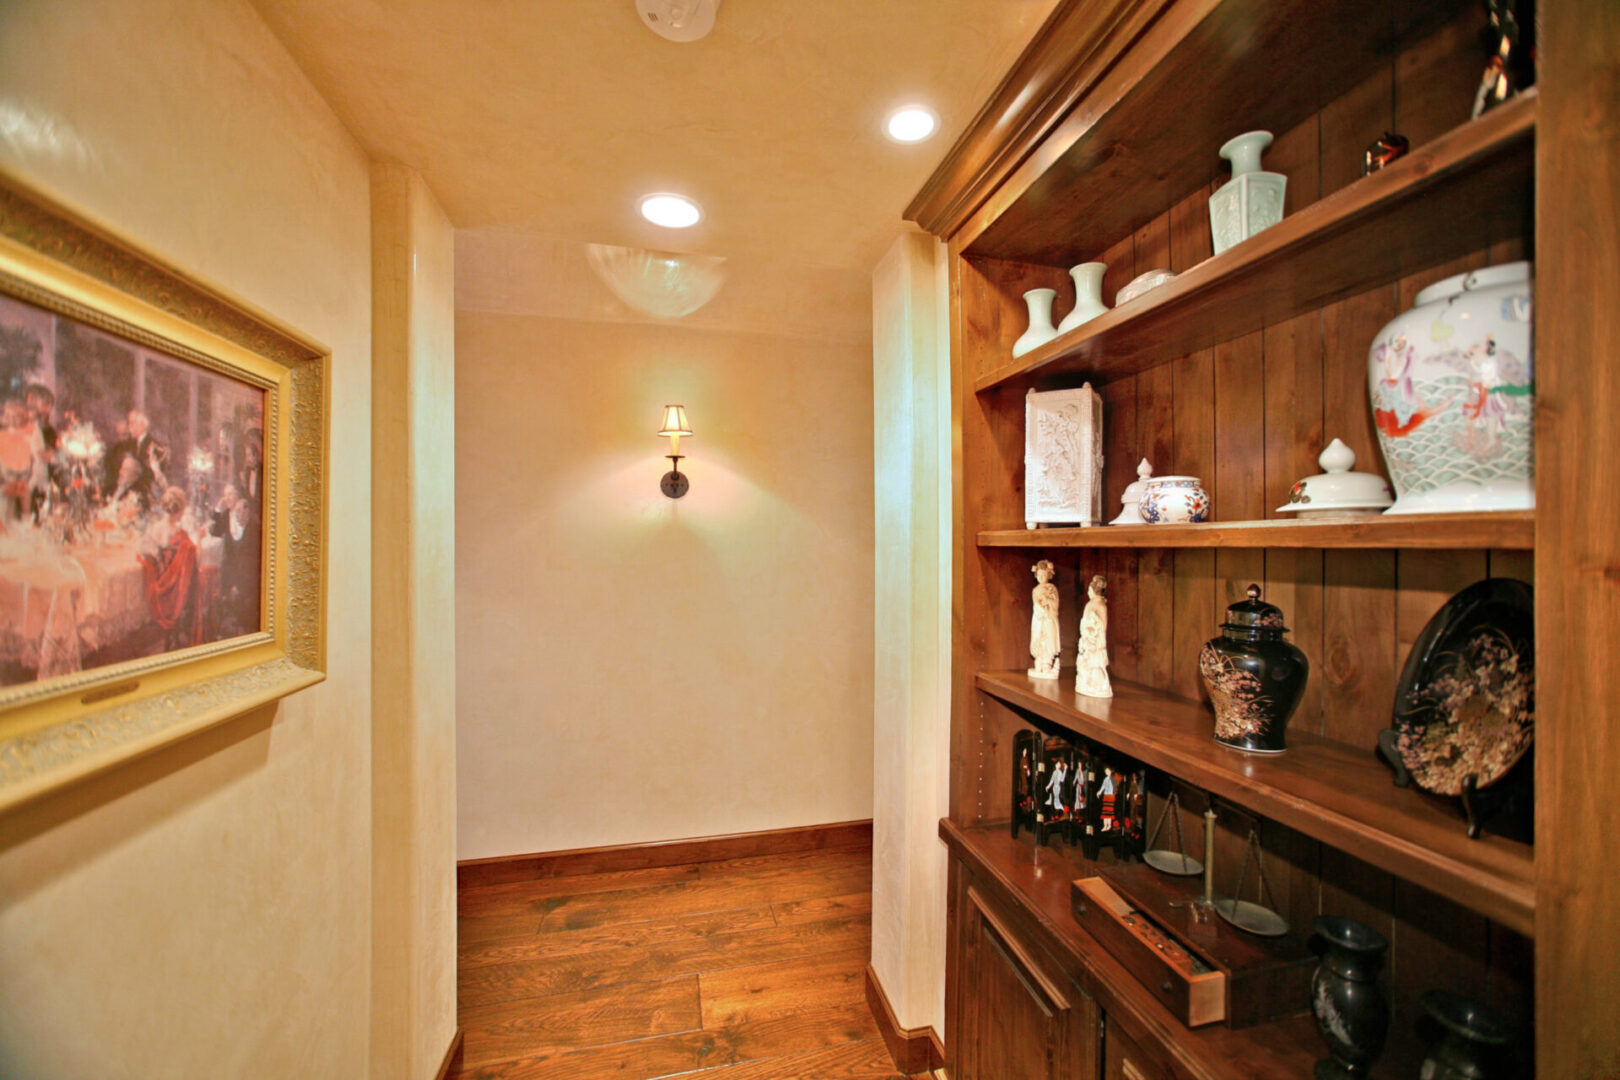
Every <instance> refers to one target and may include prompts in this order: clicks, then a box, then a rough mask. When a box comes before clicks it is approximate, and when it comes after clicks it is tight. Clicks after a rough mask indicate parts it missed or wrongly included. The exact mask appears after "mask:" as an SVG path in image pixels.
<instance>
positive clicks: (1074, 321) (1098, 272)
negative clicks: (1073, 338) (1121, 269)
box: [1058, 262, 1108, 334]
mask: <svg viewBox="0 0 1620 1080" xmlns="http://www.w3.org/2000/svg"><path fill="white" fill-rule="evenodd" d="M1107 271H1108V264H1107V263H1100V262H1088V263H1081V264H1080V265H1079V266H1076V267H1073V268H1072V269H1070V271H1069V276H1070V277H1072V278H1074V310H1073V311H1071V312H1069V313H1068V314H1067V315H1065V316H1063V321H1062V322H1060V323H1058V333H1060V334H1067V333H1068V332H1069V331H1070V330H1073V329H1074V328H1075V327H1077V326H1079V325H1080V324H1081V323H1083V322H1087V321H1089V320H1091V319H1095V318H1096V317H1097V316H1099V315H1101V314H1102V313H1103V312H1105V311H1107V310H1108V305H1107V304H1105V303H1103V298H1102V283H1103V274H1104V273H1106V272H1107Z"/></svg>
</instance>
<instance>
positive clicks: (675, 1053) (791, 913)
mask: <svg viewBox="0 0 1620 1080" xmlns="http://www.w3.org/2000/svg"><path fill="white" fill-rule="evenodd" d="M871 859H872V856H871V849H870V847H869V846H862V847H860V848H858V849H856V850H850V851H833V852H828V851H812V852H800V853H792V854H781V855H769V856H762V857H757V858H747V859H734V860H729V861H724V862H710V863H698V864H693V865H685V866H667V867H655V868H651V869H644V870H631V871H620V872H614V873H600V874H585V875H577V876H570V877H549V878H542V879H539V880H533V881H521V882H513V883H509V884H497V885H479V886H472V887H466V888H463V889H461V890H460V896H459V899H460V905H459V906H460V910H459V932H460V946H459V954H460V959H459V965H458V983H459V987H458V997H459V1022H460V1024H461V1026H462V1028H463V1031H464V1032H465V1038H466V1042H465V1046H464V1051H463V1058H462V1064H461V1068H460V1071H457V1072H452V1073H451V1076H452V1077H460V1078H462V1080H560V1078H569V1080H591V1078H595V1077H616V1078H620V1080H653V1078H656V1077H665V1076H674V1075H678V1074H680V1075H692V1076H700V1077H702V1078H704V1080H756V1078H759V1080H763V1078H767V1077H768V1078H771V1080H791V1078H794V1077H802V1078H804V1080H811V1078H814V1080H832V1078H843V1080H889V1078H893V1077H896V1075H897V1074H896V1073H895V1072H894V1067H893V1064H892V1062H891V1061H890V1059H889V1056H888V1052H887V1050H886V1049H885V1047H884V1045H883V1040H882V1039H881V1038H880V1037H879V1035H878V1031H877V1028H876V1027H875V1026H874V1024H873V1021H872V1017H871V1014H870V1013H869V1012H868V1010H867V1006H866V1001H865V996H864V972H865V969H866V963H867V958H868V955H869V953H870V941H871V900H872V897H871V869H872V864H871Z"/></svg>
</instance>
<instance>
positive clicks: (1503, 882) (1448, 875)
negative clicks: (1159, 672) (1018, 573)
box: [977, 671, 1536, 935]
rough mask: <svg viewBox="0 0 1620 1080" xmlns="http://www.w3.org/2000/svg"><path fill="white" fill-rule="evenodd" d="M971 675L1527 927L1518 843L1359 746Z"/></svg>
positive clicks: (1164, 702) (999, 675)
mask: <svg viewBox="0 0 1620 1080" xmlns="http://www.w3.org/2000/svg"><path fill="white" fill-rule="evenodd" d="M1065 676H1066V677H1065V678H1060V679H1058V680H1056V681H1055V682H1053V681H1048V680H1040V679H1031V678H1029V677H1028V676H1027V675H1025V674H1024V673H1023V672H1021V671H981V672H980V673H979V675H978V679H977V682H978V686H979V689H981V690H983V691H984V692H985V693H987V694H990V695H992V696H993V697H996V698H998V699H1000V700H1001V701H1004V702H1006V703H1007V704H1009V705H1012V706H1014V707H1016V708H1019V709H1024V710H1027V711H1029V712H1031V713H1034V714H1035V715H1036V716H1039V717H1042V718H1044V719H1046V720H1050V721H1052V722H1053V723H1056V724H1060V725H1062V726H1063V727H1064V728H1066V729H1067V730H1069V731H1072V732H1075V733H1076V734H1079V735H1082V736H1084V737H1086V738H1088V739H1093V740H1095V741H1097V742H1100V743H1102V744H1104V745H1106V746H1111V747H1113V748H1114V749H1116V750H1119V751H1121V752H1123V753H1126V754H1129V755H1130V756H1132V757H1134V758H1137V759H1138V760H1140V761H1141V762H1142V763H1143V764H1145V765H1148V766H1150V767H1152V768H1156V769H1163V770H1164V771H1165V772H1167V773H1170V774H1171V775H1173V776H1176V777H1178V778H1179V779H1181V780H1183V781H1184V782H1186V783H1188V784H1191V785H1194V786H1195V787H1199V788H1202V789H1203V790H1205V791H1208V792H1210V793H1212V794H1214V795H1216V796H1219V797H1221V798H1225V799H1230V800H1232V801H1233V802H1235V803H1238V804H1240V805H1242V806H1244V807H1246V808H1248V809H1249V810H1252V811H1254V812H1255V813H1257V814H1260V815H1262V816H1264V817H1267V818H1270V819H1271V820H1273V821H1276V822H1279V823H1281V824H1283V825H1286V826H1288V827H1289V828H1292V829H1297V830H1299V831H1300V832H1302V833H1304V834H1305V835H1307V836H1310V837H1313V838H1314V839H1317V840H1320V841H1322V842H1323V843H1325V844H1331V845H1333V846H1334V847H1336V848H1338V849H1339V850H1341V851H1344V852H1348V853H1349V854H1351V855H1354V856H1356V857H1357V858H1359V859H1364V860H1366V861H1367V862H1369V863H1371V864H1372V865H1374V866H1377V867H1381V868H1382V869H1385V870H1388V871H1390V872H1391V873H1394V874H1397V875H1399V876H1401V877H1404V878H1410V879H1412V880H1415V881H1422V882H1423V883H1424V885H1425V886H1426V887H1427V888H1429V889H1432V890H1433V891H1434V892H1437V893H1439V894H1440V895H1442V896H1446V897H1450V898H1451V899H1453V900H1456V901H1457V902H1459V903H1462V904H1466V905H1468V906H1469V907H1472V908H1474V909H1476V910H1478V911H1480V912H1482V913H1483V914H1485V915H1487V916H1489V917H1490V918H1493V919H1496V920H1497V921H1499V922H1501V923H1502V924H1503V925H1505V926H1510V927H1512V928H1513V929H1515V930H1517V931H1518V932H1519V933H1521V934H1526V935H1529V934H1533V933H1534V932H1535V904H1536V890H1535V863H1534V861H1533V860H1532V858H1531V855H1530V848H1529V847H1528V846H1527V845H1525V844H1520V843H1515V842H1513V841H1511V840H1503V839H1501V838H1499V837H1492V836H1485V837H1482V838H1480V839H1478V840H1470V839H1469V838H1468V836H1467V834H1466V833H1465V832H1464V830H1463V820H1462V817H1461V815H1460V814H1459V813H1458V811H1457V810H1456V808H1455V807H1454V806H1453V805H1451V804H1450V801H1449V800H1440V799H1436V798H1434V797H1432V796H1427V795H1424V794H1422V793H1421V792H1418V791H1417V790H1415V789H1412V790H1405V791H1403V790H1401V789H1399V788H1396V787H1395V786H1394V784H1393V782H1392V781H1391V778H1390V771H1389V769H1388V768H1386V767H1385V766H1384V765H1383V764H1382V763H1380V762H1379V761H1377V760H1376V759H1375V758H1374V757H1373V755H1372V753H1371V752H1370V751H1368V750H1366V749H1363V748H1361V747H1353V746H1346V745H1344V744H1343V743H1338V742H1333V741H1332V740H1329V739H1324V738H1322V737H1321V736H1319V735H1312V734H1310V733H1308V732H1291V733H1290V734H1289V736H1288V750H1287V752H1286V753H1282V754H1277V755H1269V754H1246V753H1243V752H1242V751H1239V750H1232V749H1229V748H1227V747H1224V746H1221V745H1220V744H1219V743H1217V742H1215V740H1214V739H1213V737H1212V734H1211V733H1212V732H1213V730H1214V723H1215V719H1214V714H1213V713H1212V712H1211V711H1210V710H1209V708H1208V706H1206V705H1204V704H1202V703H1200V702H1196V701H1188V700H1186V699H1185V698H1178V697H1175V696H1173V695H1170V694H1166V693H1163V692H1161V691H1157V690H1152V689H1150V688H1148V687H1145V686H1140V685H1138V684H1135V683H1129V682H1124V681H1118V680H1116V682H1115V684H1114V696H1113V697H1112V698H1088V697H1082V696H1081V695H1079V694H1076V693H1075V692H1074V676H1073V674H1072V673H1069V672H1067V671H1066V672H1065Z"/></svg>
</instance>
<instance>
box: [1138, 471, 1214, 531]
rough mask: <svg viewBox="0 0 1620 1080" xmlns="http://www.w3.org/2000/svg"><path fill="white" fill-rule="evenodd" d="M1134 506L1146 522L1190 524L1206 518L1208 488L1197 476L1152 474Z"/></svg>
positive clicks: (1207, 513)
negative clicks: (1205, 488) (1205, 487)
mask: <svg viewBox="0 0 1620 1080" xmlns="http://www.w3.org/2000/svg"><path fill="white" fill-rule="evenodd" d="M1137 508H1138V509H1139V510H1140V511H1141V513H1142V520H1143V521H1146V522H1147V523H1148V524H1149V525H1192V524H1196V523H1198V522H1200V521H1208V520H1209V492H1207V491H1205V490H1204V484H1203V481H1201V480H1199V479H1198V477H1196V476H1155V477H1153V478H1152V479H1151V480H1149V481H1148V482H1147V487H1146V488H1145V489H1143V492H1142V501H1141V503H1139V504H1138V507H1137Z"/></svg>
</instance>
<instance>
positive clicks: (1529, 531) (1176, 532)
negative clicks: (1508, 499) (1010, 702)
mask: <svg viewBox="0 0 1620 1080" xmlns="http://www.w3.org/2000/svg"><path fill="white" fill-rule="evenodd" d="M1535 534H1536V514H1535V511H1533V510H1515V511H1500V512H1493V513H1478V514H1398V515H1395V516H1393V517H1383V516H1380V517H1364V518H1348V519H1340V520H1338V521H1322V520H1315V521H1311V520H1302V521H1296V520H1292V519H1279V520H1275V521H1215V522H1210V523H1208V524H1205V525H1107V526H1100V527H1093V528H1088V529H1080V528H1060V529H987V530H985V531H983V532H981V533H979V546H980V547H981V548H1056V547H1073V548H1201V547H1223V548H1446V549H1457V548H1487V549H1495V550H1499V551H1529V550H1532V549H1533V548H1534V547H1535Z"/></svg>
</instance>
